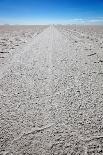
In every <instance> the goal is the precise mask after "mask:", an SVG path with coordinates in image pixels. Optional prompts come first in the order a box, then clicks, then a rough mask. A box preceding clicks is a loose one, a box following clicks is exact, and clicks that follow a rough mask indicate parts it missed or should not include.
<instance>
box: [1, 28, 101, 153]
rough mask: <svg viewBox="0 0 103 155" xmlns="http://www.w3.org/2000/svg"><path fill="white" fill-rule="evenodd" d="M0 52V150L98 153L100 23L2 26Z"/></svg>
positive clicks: (11, 151) (99, 141) (4, 151)
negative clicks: (90, 24) (93, 24)
mask: <svg viewBox="0 0 103 155" xmlns="http://www.w3.org/2000/svg"><path fill="white" fill-rule="evenodd" d="M6 29H7V28H6ZM15 30H16V31H15ZM4 32H5V33H4ZM15 45H18V46H15ZM12 47H13V48H15V49H12ZM0 51H1V53H0V154H1V155H12V154H13V155H100V154H101V155H102V154H103V27H102V26H69V25H68V26H62V25H57V26H41V27H39V26H37V28H36V29H35V28H34V27H32V28H31V27H28V28H24V27H19V30H18V27H16V28H15V27H14V28H9V30H7V31H5V29H4V27H1V28H0Z"/></svg>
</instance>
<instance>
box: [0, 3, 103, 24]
mask: <svg viewBox="0 0 103 155" xmlns="http://www.w3.org/2000/svg"><path fill="white" fill-rule="evenodd" d="M6 23H8V24H52V23H54V24H57V23H61V24H67V23H97V24H98V23H99V24H101V23H102V24H103V0H0V24H6Z"/></svg>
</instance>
